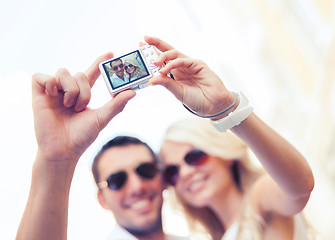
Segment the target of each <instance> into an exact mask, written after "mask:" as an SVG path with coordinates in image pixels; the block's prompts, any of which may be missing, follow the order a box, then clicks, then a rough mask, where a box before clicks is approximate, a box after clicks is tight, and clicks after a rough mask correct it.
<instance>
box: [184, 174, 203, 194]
mask: <svg viewBox="0 0 335 240" xmlns="http://www.w3.org/2000/svg"><path fill="white" fill-rule="evenodd" d="M206 180H207V177H205V178H201V179H198V180H196V181H194V182H192V183H191V184H190V185H189V186H188V187H187V191H189V192H191V193H197V192H199V191H200V190H202V189H203V188H204V186H205V183H206Z"/></svg>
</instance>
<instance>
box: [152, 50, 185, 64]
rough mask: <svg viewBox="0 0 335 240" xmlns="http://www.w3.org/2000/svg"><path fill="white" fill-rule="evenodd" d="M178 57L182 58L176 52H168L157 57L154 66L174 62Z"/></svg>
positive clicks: (181, 55) (180, 54)
mask: <svg viewBox="0 0 335 240" xmlns="http://www.w3.org/2000/svg"><path fill="white" fill-rule="evenodd" d="M178 57H184V55H183V54H182V53H180V52H178V51H177V50H169V51H166V52H164V53H162V54H161V55H159V56H158V57H157V59H156V61H155V62H154V64H155V65H157V66H161V65H162V64H163V63H164V62H167V61H171V60H174V59H176V58H178Z"/></svg>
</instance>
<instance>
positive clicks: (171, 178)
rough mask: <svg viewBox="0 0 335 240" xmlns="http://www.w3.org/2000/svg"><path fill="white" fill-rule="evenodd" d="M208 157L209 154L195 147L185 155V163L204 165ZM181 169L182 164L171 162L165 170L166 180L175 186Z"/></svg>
mask: <svg viewBox="0 0 335 240" xmlns="http://www.w3.org/2000/svg"><path fill="white" fill-rule="evenodd" d="M206 159H207V154H206V153H205V152H203V151H201V150H199V149H193V150H192V151H190V152H188V153H187V154H186V155H185V157H184V161H185V163H186V164H187V165H189V166H199V165H202V164H203V163H204V162H205V161H206ZM179 169H180V166H179V165H177V164H171V165H168V166H166V167H165V169H164V171H163V177H164V180H165V181H166V182H167V183H168V184H170V185H172V186H175V185H176V183H177V181H178V176H179Z"/></svg>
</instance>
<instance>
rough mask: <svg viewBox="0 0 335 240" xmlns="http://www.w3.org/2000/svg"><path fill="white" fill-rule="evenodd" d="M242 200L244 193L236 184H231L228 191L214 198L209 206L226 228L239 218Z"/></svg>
mask: <svg viewBox="0 0 335 240" xmlns="http://www.w3.org/2000/svg"><path fill="white" fill-rule="evenodd" d="M242 201H243V194H242V193H241V192H240V191H239V190H238V189H237V188H236V187H235V186H231V187H230V188H229V190H228V191H227V192H224V193H222V194H220V195H218V196H216V197H215V198H213V200H212V201H211V203H210V204H209V207H210V209H212V211H214V213H215V214H216V215H217V217H218V218H219V220H220V221H221V223H222V225H223V226H224V229H228V228H229V227H230V226H231V225H232V224H233V223H234V221H236V220H237V218H238V215H239V213H240V209H241V207H242Z"/></svg>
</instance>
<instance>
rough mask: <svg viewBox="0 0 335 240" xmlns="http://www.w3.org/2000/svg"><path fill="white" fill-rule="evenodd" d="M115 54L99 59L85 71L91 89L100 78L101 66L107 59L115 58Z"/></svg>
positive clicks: (107, 54)
mask: <svg viewBox="0 0 335 240" xmlns="http://www.w3.org/2000/svg"><path fill="white" fill-rule="evenodd" d="M113 57H114V54H113V53H111V52H110V53H106V54H104V55H102V56H100V57H98V58H97V59H96V60H95V61H94V62H93V64H92V65H91V66H90V67H89V68H88V69H87V70H86V71H85V73H86V75H87V78H88V82H89V84H90V87H92V86H93V85H94V83H95V81H96V80H97V79H98V77H99V76H100V71H99V64H100V63H101V62H103V61H105V60H107V59H110V58H113Z"/></svg>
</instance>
